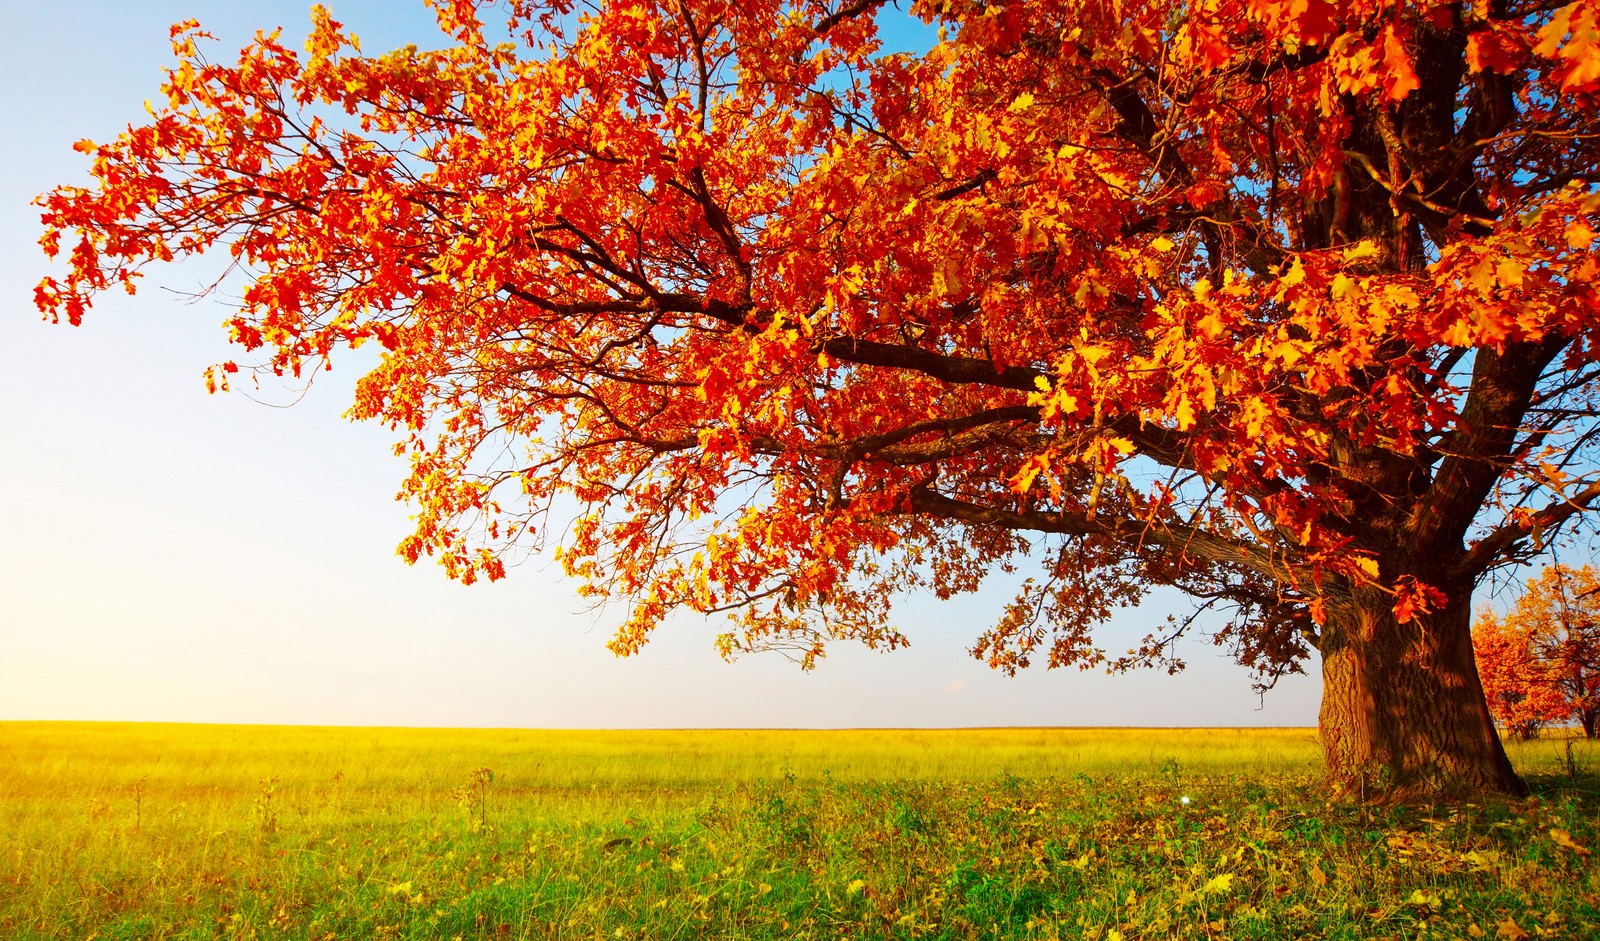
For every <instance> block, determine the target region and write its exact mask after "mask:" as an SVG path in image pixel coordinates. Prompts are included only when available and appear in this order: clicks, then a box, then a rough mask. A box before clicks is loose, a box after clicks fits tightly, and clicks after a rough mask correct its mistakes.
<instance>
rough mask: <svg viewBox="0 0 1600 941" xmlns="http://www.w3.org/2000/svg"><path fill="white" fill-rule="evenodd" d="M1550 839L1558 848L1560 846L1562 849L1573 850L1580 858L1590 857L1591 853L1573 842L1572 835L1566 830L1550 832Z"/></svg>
mask: <svg viewBox="0 0 1600 941" xmlns="http://www.w3.org/2000/svg"><path fill="white" fill-rule="evenodd" d="M1550 839H1551V840H1552V841H1553V842H1554V843H1555V844H1556V845H1557V846H1560V847H1562V848H1564V849H1569V850H1572V851H1573V852H1574V853H1577V854H1578V855H1580V856H1588V855H1589V851H1588V850H1587V849H1584V848H1583V847H1581V846H1579V845H1578V844H1577V843H1574V842H1573V841H1572V834H1570V833H1568V832H1567V831H1565V830H1551V831H1550Z"/></svg>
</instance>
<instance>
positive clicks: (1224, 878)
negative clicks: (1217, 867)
mask: <svg viewBox="0 0 1600 941" xmlns="http://www.w3.org/2000/svg"><path fill="white" fill-rule="evenodd" d="M1231 888H1233V873H1231V872H1225V873H1222V874H1221V875H1219V876H1214V877H1212V879H1211V881H1210V882H1207V883H1206V884H1205V885H1204V886H1203V887H1202V888H1201V889H1200V891H1201V892H1204V893H1205V894H1207V895H1214V894H1216V893H1218V892H1226V891H1228V890H1229V889H1231Z"/></svg>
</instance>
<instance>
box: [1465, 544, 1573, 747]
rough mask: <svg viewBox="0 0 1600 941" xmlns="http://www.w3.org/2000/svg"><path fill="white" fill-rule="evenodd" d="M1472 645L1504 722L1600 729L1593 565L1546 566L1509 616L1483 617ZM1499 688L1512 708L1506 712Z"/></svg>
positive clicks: (1518, 600) (1474, 634) (1486, 689)
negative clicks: (1574, 723) (1570, 723)
mask: <svg viewBox="0 0 1600 941" xmlns="http://www.w3.org/2000/svg"><path fill="white" fill-rule="evenodd" d="M1473 643H1474V645H1476V646H1477V648H1478V669H1479V672H1480V673H1482V674H1483V677H1484V689H1485V691H1486V692H1488V693H1489V702H1490V707H1491V708H1493V709H1496V717H1497V718H1499V719H1500V720H1501V722H1502V723H1506V724H1507V726H1508V727H1516V728H1520V727H1521V725H1516V724H1513V723H1521V724H1526V723H1533V724H1532V725H1531V727H1532V728H1533V729H1535V730H1537V728H1538V727H1539V726H1540V725H1543V724H1544V723H1546V722H1568V721H1572V720H1576V721H1577V722H1578V724H1579V725H1580V726H1582V727H1583V734H1584V735H1585V736H1586V737H1588V738H1594V737H1595V736H1596V734H1597V732H1600V729H1597V726H1600V576H1597V575H1596V573H1595V570H1594V567H1593V566H1589V565H1585V566H1584V567H1582V568H1580V569H1573V568H1569V567H1567V566H1564V565H1552V566H1550V567H1548V568H1546V569H1545V570H1544V571H1543V572H1541V573H1540V574H1539V577H1538V578H1537V579H1532V580H1530V581H1529V582H1528V586H1527V590H1526V591H1525V592H1524V593H1523V595H1522V597H1521V598H1519V599H1517V604H1516V606H1515V607H1514V608H1512V610H1511V612H1510V613H1509V614H1507V615H1506V617H1505V620H1504V621H1501V620H1499V619H1497V618H1495V617H1494V616H1493V615H1492V614H1489V613H1485V614H1483V615H1481V616H1480V617H1479V619H1478V625H1477V627H1476V628H1475V629H1474V631H1473ZM1491 675H1493V676H1494V677H1495V679H1494V680H1491V678H1490V677H1491ZM1497 692H1498V694H1499V696H1500V697H1501V700H1502V701H1504V702H1506V703H1507V704H1508V706H1509V707H1508V709H1507V711H1506V712H1505V713H1504V714H1502V713H1501V712H1500V710H1499V708H1498V707H1497V705H1496V693H1497ZM1514 717H1515V718H1514Z"/></svg>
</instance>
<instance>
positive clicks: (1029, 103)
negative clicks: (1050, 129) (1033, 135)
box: [1006, 92, 1033, 114]
mask: <svg viewBox="0 0 1600 941" xmlns="http://www.w3.org/2000/svg"><path fill="white" fill-rule="evenodd" d="M1031 107H1033V95H1031V94H1029V93H1028V92H1023V93H1022V94H1020V95H1018V96H1017V97H1016V100H1015V101H1012V102H1011V104H1010V106H1009V107H1007V108H1006V110H1007V111H1009V112H1011V113H1012V114H1021V113H1022V112H1024V111H1026V110H1028V109H1029V108H1031Z"/></svg>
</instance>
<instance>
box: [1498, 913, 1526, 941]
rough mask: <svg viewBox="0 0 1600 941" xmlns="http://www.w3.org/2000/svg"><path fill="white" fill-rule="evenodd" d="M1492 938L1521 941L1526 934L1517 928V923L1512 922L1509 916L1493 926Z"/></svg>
mask: <svg viewBox="0 0 1600 941" xmlns="http://www.w3.org/2000/svg"><path fill="white" fill-rule="evenodd" d="M1494 936H1495V937H1497V938H1504V939H1505V941H1522V939H1523V938H1526V937H1527V936H1528V933H1527V932H1526V931H1523V930H1522V929H1521V928H1518V927H1517V923H1516V922H1514V921H1512V920H1511V918H1510V916H1507V917H1505V918H1502V919H1500V921H1499V923H1498V924H1496V925H1495V926H1494Z"/></svg>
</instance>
